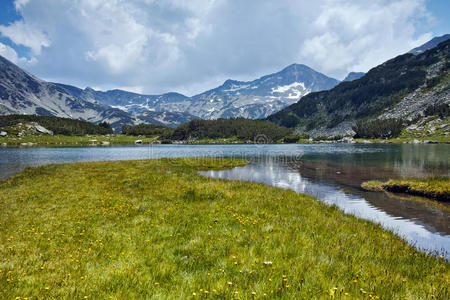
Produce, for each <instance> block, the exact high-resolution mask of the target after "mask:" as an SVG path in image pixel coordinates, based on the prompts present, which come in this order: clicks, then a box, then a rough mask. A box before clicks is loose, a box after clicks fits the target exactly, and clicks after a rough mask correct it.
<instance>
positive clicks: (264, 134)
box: [163, 118, 291, 143]
mask: <svg viewBox="0 0 450 300" xmlns="http://www.w3.org/2000/svg"><path fill="white" fill-rule="evenodd" d="M290 133H291V130H290V129H288V128H286V127H281V126H277V125H275V124H273V123H270V122H267V121H263V120H250V119H244V118H231V119H217V120H192V121H190V122H188V123H186V124H183V125H180V126H179V127H177V128H175V130H174V131H173V132H172V133H171V134H169V135H166V136H163V138H165V139H170V140H197V139H204V138H210V139H217V138H230V137H236V138H237V139H240V140H250V141H254V142H261V143H267V142H274V141H277V140H279V139H281V138H283V137H285V136H286V135H289V134H290Z"/></svg>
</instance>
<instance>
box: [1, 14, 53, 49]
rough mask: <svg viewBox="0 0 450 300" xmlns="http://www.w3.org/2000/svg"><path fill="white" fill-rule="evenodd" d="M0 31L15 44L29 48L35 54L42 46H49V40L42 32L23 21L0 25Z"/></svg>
mask: <svg viewBox="0 0 450 300" xmlns="http://www.w3.org/2000/svg"><path fill="white" fill-rule="evenodd" d="M0 33H1V35H3V36H5V37H7V38H9V39H10V40H11V41H12V42H13V43H14V44H16V45H23V46H26V47H29V48H31V50H32V51H33V54H35V55H39V54H40V53H41V49H42V47H48V46H50V41H49V39H48V38H47V36H46V35H45V34H44V33H43V32H41V31H40V30H38V29H36V28H35V27H34V26H32V25H29V24H26V23H24V22H23V21H16V22H14V23H12V24H10V25H8V26H3V25H0Z"/></svg>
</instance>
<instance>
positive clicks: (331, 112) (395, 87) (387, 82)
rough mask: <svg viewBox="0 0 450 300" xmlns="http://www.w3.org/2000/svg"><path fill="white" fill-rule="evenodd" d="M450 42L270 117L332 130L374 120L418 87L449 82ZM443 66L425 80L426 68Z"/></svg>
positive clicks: (383, 66)
mask: <svg viewBox="0 0 450 300" xmlns="http://www.w3.org/2000/svg"><path fill="white" fill-rule="evenodd" d="M449 50H450V40H448V41H446V42H443V43H441V44H439V46H437V47H436V48H433V49H431V50H428V51H426V52H424V53H422V54H420V55H416V56H415V55H413V54H404V55H400V56H398V57H396V58H394V59H391V60H389V61H387V62H385V63H383V64H381V65H379V66H377V67H375V68H373V69H371V70H370V71H369V72H368V73H367V74H366V75H365V76H364V77H362V78H360V79H358V80H354V81H351V82H342V83H340V84H339V85H338V86H336V87H335V88H333V89H331V90H329V91H323V92H317V93H311V94H309V95H306V96H304V97H302V99H301V100H300V101H299V102H297V103H295V104H293V105H291V106H289V107H287V108H285V109H283V110H281V111H280V112H278V113H275V114H273V115H271V116H269V117H268V118H267V119H268V120H269V121H271V122H274V123H276V124H278V125H282V126H286V127H291V128H292V127H296V126H304V127H305V128H306V130H311V129H314V128H318V127H328V128H332V127H334V126H336V125H338V124H339V123H341V122H343V121H354V120H359V119H365V118H369V117H376V116H377V115H379V114H380V113H382V112H383V111H384V110H385V109H388V108H389V107H391V106H393V105H394V104H396V103H397V102H398V101H400V100H401V99H402V97H403V96H405V95H407V94H408V93H411V92H413V91H414V90H416V89H417V88H418V87H419V86H422V85H425V84H426V85H427V86H428V87H429V88H431V87H433V86H435V85H437V84H438V83H439V82H441V81H443V80H444V81H447V80H448V70H449V69H450V55H449ZM438 62H442V63H443V64H444V67H443V68H442V70H443V71H441V73H439V74H437V75H436V76H435V77H433V78H432V79H429V80H427V68H429V67H430V66H431V65H433V64H436V63H438Z"/></svg>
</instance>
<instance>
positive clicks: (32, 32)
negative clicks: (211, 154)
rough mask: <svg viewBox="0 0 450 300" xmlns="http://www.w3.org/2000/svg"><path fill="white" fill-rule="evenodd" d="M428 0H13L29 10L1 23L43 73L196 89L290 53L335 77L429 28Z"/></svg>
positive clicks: (288, 58) (404, 45)
mask: <svg viewBox="0 0 450 300" xmlns="http://www.w3.org/2000/svg"><path fill="white" fill-rule="evenodd" d="M425 4H426V2H425V0H392V1H388V0H379V1H373V0H360V1H353V0H316V1H314V2H312V1H309V0H308V1H306V0H305V1H302V0H280V1H262V0H247V1H226V0H189V1H187V0H167V1H156V0H130V1H118V0H111V1H100V0H73V1H53V0H33V1H27V0H16V1H15V6H16V9H17V10H18V12H19V13H20V14H21V15H22V17H23V19H22V20H19V21H16V22H14V23H12V24H10V25H3V26H0V33H1V34H2V35H3V36H6V37H8V38H10V39H11V40H12V41H13V42H14V43H15V44H18V45H24V46H26V47H29V48H30V49H31V54H32V56H36V57H38V58H39V61H38V62H37V63H35V64H32V65H31V66H29V65H27V66H25V65H23V63H22V64H21V63H20V59H16V61H18V62H19V64H21V65H22V66H25V67H26V68H27V70H29V71H30V72H32V73H35V74H36V75H38V76H41V77H43V78H52V79H53V80H55V79H57V81H60V82H63V83H69V84H76V85H79V86H80V87H84V86H97V87H104V88H111V87H120V86H125V87H139V89H140V87H142V88H143V92H145V93H152V94H155V93H163V92H168V91H178V92H183V93H187V94H193V93H196V92H200V91H203V90H205V89H208V88H211V87H214V86H215V85H217V84H219V83H221V82H223V81H224V80H225V79H227V78H233V79H238V80H247V79H253V78H255V77H258V76H261V75H265V74H267V73H269V72H275V71H279V70H281V69H282V68H283V67H285V66H287V65H289V64H291V63H294V62H296V63H304V64H306V65H309V66H310V67H312V68H314V69H316V70H318V71H320V72H324V73H325V74H327V75H329V76H334V77H337V78H342V77H344V76H345V74H346V73H347V72H349V71H367V70H368V69H369V68H371V67H374V66H375V65H377V64H379V63H381V62H383V61H385V60H387V59H389V58H392V57H393V56H396V55H398V54H401V53H403V52H406V51H408V50H409V49H411V48H413V47H415V46H418V45H419V44H421V43H423V42H425V41H426V40H427V39H429V38H431V33H429V31H430V28H431V26H430V23H431V22H432V18H431V17H430V15H429V13H428V12H427V11H426V6H425ZM11 50H14V49H11ZM3 51H4V52H6V51H8V53H10V54H9V55H10V56H14V55H13V54H11V53H12V52H11V51H10V50H9V49H8V50H3ZM16 54H17V53H16Z"/></svg>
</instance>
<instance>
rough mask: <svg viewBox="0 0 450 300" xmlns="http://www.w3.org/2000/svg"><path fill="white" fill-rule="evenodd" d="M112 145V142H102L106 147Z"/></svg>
mask: <svg viewBox="0 0 450 300" xmlns="http://www.w3.org/2000/svg"><path fill="white" fill-rule="evenodd" d="M110 144H111V143H110V142H106V141H103V142H102V145H104V146H108V145H110Z"/></svg>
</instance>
